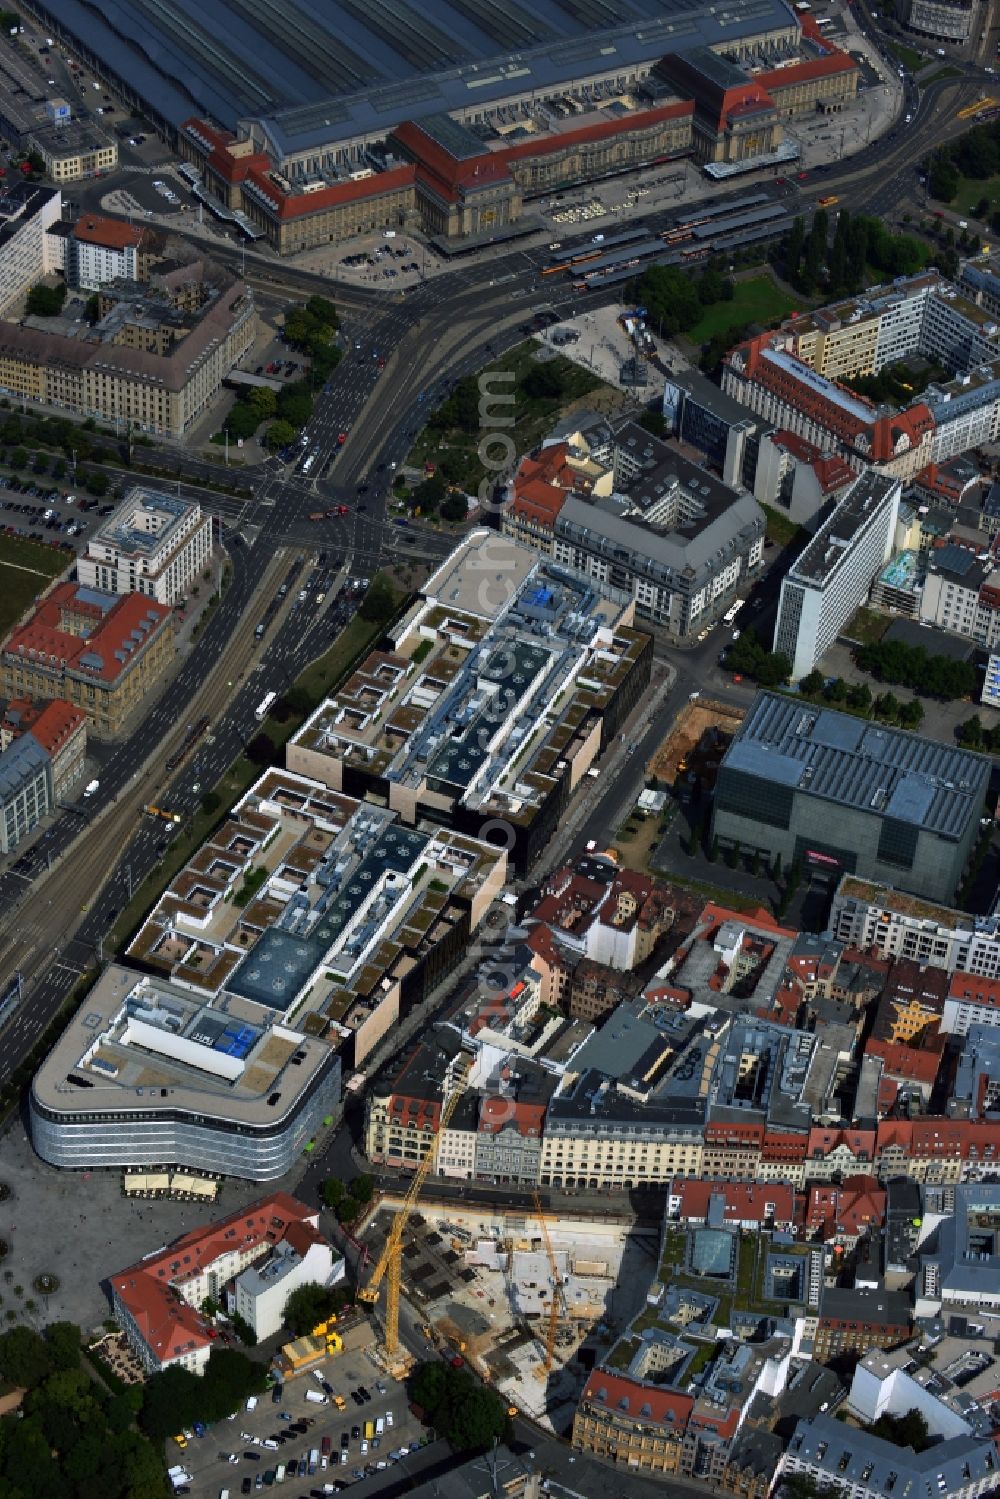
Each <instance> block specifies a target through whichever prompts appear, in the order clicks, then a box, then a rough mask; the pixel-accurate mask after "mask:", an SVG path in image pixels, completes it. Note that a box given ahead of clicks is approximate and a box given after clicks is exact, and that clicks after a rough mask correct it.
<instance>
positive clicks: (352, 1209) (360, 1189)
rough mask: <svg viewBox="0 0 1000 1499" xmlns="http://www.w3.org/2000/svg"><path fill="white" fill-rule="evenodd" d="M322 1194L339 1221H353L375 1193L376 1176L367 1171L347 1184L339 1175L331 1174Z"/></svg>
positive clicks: (358, 1216)
mask: <svg viewBox="0 0 1000 1499" xmlns="http://www.w3.org/2000/svg"><path fill="white" fill-rule="evenodd" d="M321 1195H322V1198H323V1201H324V1202H325V1203H326V1205H327V1207H328V1208H330V1209H331V1211H332V1212H334V1213H335V1214H336V1216H337V1221H338V1222H339V1223H353V1222H355V1220H356V1219H357V1218H360V1216H361V1214H362V1213H363V1212H364V1210H365V1208H366V1207H367V1206H368V1204H369V1203H370V1202H371V1200H372V1198H373V1196H374V1195H375V1178H374V1177H372V1176H369V1174H368V1173H367V1171H366V1172H363V1173H362V1174H361V1175H360V1176H356V1177H355V1178H354V1180H353V1181H352V1182H351V1183H350V1184H349V1185H347V1186H345V1184H344V1183H343V1182H342V1181H340V1180H339V1178H338V1177H336V1176H331V1177H330V1178H329V1179H328V1180H327V1181H325V1182H324V1183H323V1187H322V1191H321Z"/></svg>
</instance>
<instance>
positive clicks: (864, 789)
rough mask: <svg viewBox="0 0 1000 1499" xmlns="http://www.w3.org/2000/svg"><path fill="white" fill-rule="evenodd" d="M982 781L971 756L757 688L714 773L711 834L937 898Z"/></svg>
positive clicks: (959, 857)
mask: <svg viewBox="0 0 1000 1499" xmlns="http://www.w3.org/2000/svg"><path fill="white" fill-rule="evenodd" d="M988 784H989V762H988V761H987V760H986V759H984V757H983V756H981V755H974V754H971V753H970V752H969V751H967V750H960V749H955V748H953V747H951V746H949V745H943V744H939V743H937V742H936V741H934V740H930V739H923V738H921V737H919V736H918V735H915V734H907V733H903V732H901V731H899V730H894V729H888V728H883V727H881V726H877V725H875V724H870V723H866V722H864V721H863V720H860V719H856V718H851V717H849V716H848V715H847V714H843V713H836V712H833V711H832V710H830V709H828V708H815V707H813V706H812V705H808V704H804V703H796V702H794V701H793V700H792V699H790V698H787V697H781V696H779V695H777V694H775V693H767V692H762V693H759V694H758V696H757V698H756V700H755V702H754V705H753V707H752V708H751V709H750V712H749V713H748V714H747V716H746V718H745V719H744V721H743V723H742V725H741V726H740V729H739V731H738V732H737V734H736V736H735V738H734V739H733V742H732V744H731V745H730V747H729V749H728V750H727V752H726V755H725V757H724V759H723V762H722V766H721V768H720V770H719V775H718V781H717V784H716V792H715V806H714V811H713V817H712V829H713V835H714V836H715V837H718V838H719V840H720V842H722V843H725V844H730V845H740V846H742V847H743V848H744V849H746V848H750V849H758V850H759V851H760V852H761V853H763V854H766V855H767V857H768V858H774V857H775V856H776V855H778V854H779V853H780V855H781V858H782V861H783V863H784V865H785V867H786V868H789V867H791V866H792V865H799V866H805V867H806V868H807V869H808V870H810V871H811V872H816V873H819V874H823V873H827V874H828V875H832V874H833V873H835V872H842V873H851V874H854V873H857V874H859V875H860V876H861V877H862V878H865V879H876V880H877V879H881V880H883V881H885V882H887V883H888V882H889V881H890V880H891V881H892V882H893V883H895V884H899V885H903V886H905V887H906V888H908V889H910V890H912V891H913V892H914V893H915V894H917V895H925V896H928V897H930V898H931V899H938V900H947V899H948V898H949V897H950V896H951V895H952V894H953V893H954V891H955V889H956V888H957V886H958V883H959V881H960V880H961V878H962V874H963V871H964V869H965V865H966V862H967V860H968V857H969V855H970V853H971V851H972V848H973V845H974V844H975V841H976V839H977V838H978V835H979V819H980V816H981V814H982V811H983V805H984V801H985V797H986V791H987V787H988ZM834 809H836V815H835V816H833V817H832V816H831V813H832V812H833V810H834Z"/></svg>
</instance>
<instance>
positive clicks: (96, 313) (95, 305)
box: [83, 291, 101, 323]
mask: <svg viewBox="0 0 1000 1499" xmlns="http://www.w3.org/2000/svg"><path fill="white" fill-rule="evenodd" d="M83 315H84V317H85V318H86V319H87V322H88V323H96V322H97V320H98V318H99V317H100V315H101V299H100V297H99V296H98V295H97V293H96V291H93V292H91V294H90V296H89V297H88V298H87V301H86V303H85V304H84V312H83Z"/></svg>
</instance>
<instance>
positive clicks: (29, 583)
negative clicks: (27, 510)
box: [0, 536, 72, 639]
mask: <svg viewBox="0 0 1000 1499" xmlns="http://www.w3.org/2000/svg"><path fill="white" fill-rule="evenodd" d="M71 561H72V558H71V557H70V556H69V554H68V553H67V552H64V551H62V550H61V549H60V548H58V547H50V546H46V545H45V543H44V542H37V541H28V540H27V538H26V537H22V536H0V639H4V638H5V637H6V635H7V634H8V632H9V631H10V630H12V629H13V627H14V625H16V624H17V622H18V620H19V619H20V618H21V615H22V614H23V613H24V611H25V610H26V609H27V608H28V607H29V606H30V605H31V604H33V603H34V601H35V599H36V598H37V597H38V595H39V594H40V593H42V592H44V590H45V589H46V588H47V587H48V585H49V584H50V583H51V582H52V579H53V578H57V577H58V576H59V574H60V573H61V572H65V570H66V568H67V567H68V566H69V564H70V562H71Z"/></svg>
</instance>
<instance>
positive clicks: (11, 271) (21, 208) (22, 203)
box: [0, 182, 62, 317]
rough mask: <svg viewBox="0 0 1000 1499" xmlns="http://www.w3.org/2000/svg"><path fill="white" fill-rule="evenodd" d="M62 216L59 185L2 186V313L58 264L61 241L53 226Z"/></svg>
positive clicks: (0, 238)
mask: <svg viewBox="0 0 1000 1499" xmlns="http://www.w3.org/2000/svg"><path fill="white" fill-rule="evenodd" d="M61 216H62V198H61V196H60V194H59V190H58V188H52V187H41V186H40V185H38V184H36V183H31V182H10V183H5V184H3V185H2V187H0V317H5V316H6V315H7V313H8V312H9V311H10V310H11V309H12V308H14V307H16V305H17V304H18V303H19V302H20V301H21V299H22V298H23V297H26V296H27V294H28V292H29V291H30V290H31V288H32V287H33V286H34V285H35V283H36V282H38V281H41V280H42V278H43V277H44V276H47V275H49V273H50V272H51V271H54V270H56V269H57V268H58V266H59V264H60V258H61V254H60V245H59V242H58V240H57V238H56V237H55V236H54V235H52V234H50V233H49V230H50V229H51V228H52V226H53V225H54V224H57V223H58V222H59V219H60V218H61Z"/></svg>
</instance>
